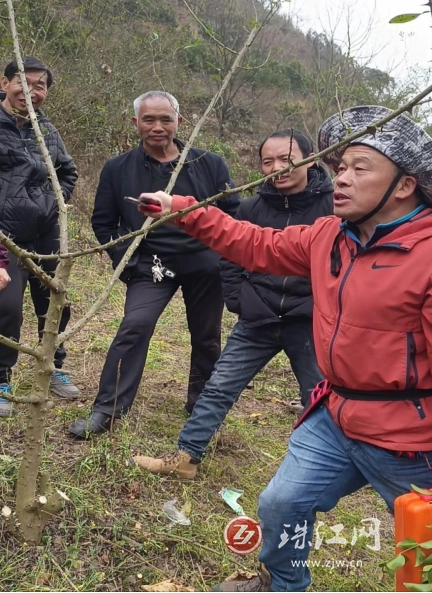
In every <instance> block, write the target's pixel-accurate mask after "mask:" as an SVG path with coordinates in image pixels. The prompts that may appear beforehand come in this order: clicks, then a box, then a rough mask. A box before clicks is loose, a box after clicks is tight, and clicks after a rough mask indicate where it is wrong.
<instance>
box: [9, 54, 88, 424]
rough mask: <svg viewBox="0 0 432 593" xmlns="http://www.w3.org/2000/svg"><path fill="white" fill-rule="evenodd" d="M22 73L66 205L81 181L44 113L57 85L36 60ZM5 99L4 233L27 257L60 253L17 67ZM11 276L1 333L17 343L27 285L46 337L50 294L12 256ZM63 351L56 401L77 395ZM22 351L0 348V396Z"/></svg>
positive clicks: (51, 266)
mask: <svg viewBox="0 0 432 593" xmlns="http://www.w3.org/2000/svg"><path fill="white" fill-rule="evenodd" d="M24 71H25V76H26V79H27V84H28V87H29V90H30V94H31V99H32V103H33V107H34V108H35V110H36V114H37V116H38V119H39V125H40V127H41V130H42V133H43V134H44V139H45V143H46V145H47V148H48V150H49V152H50V154H51V158H52V160H53V163H54V166H55V168H56V171H57V175H58V178H59V182H60V185H61V188H62V190H63V195H64V197H65V200H66V201H69V200H70V198H71V197H72V192H73V189H74V187H75V183H76V181H77V178H78V175H77V170H76V167H75V164H74V162H73V160H72V157H71V156H69V154H68V153H67V150H66V148H65V146H64V144H63V142H62V139H61V138H60V135H59V133H58V132H57V130H56V128H55V127H54V126H53V125H52V123H51V122H50V121H49V120H48V119H47V117H46V116H45V114H44V113H43V112H42V111H41V110H40V107H41V106H42V104H43V102H44V101H45V99H46V96H47V93H48V89H49V87H50V86H51V84H52V82H53V77H52V73H51V72H50V71H49V70H48V68H47V67H46V66H44V65H43V64H42V63H41V62H39V60H37V59H35V58H31V57H27V58H24ZM1 88H2V93H1V94H0V99H1V102H0V212H1V215H0V229H1V230H2V231H3V232H5V233H6V234H8V235H9V236H10V237H11V238H12V239H14V241H15V242H16V243H17V244H18V245H20V246H21V247H24V248H25V249H27V250H29V251H35V252H36V253H40V254H44V255H48V254H51V253H56V252H57V251H58V248H59V227H58V214H57V203H56V199H55V195H54V192H53V189H52V186H51V181H50V179H49V176H48V172H47V167H46V165H45V163H44V161H43V158H42V155H41V152H40V149H39V145H38V143H37V140H36V137H35V133H34V130H33V127H32V125H31V122H30V120H29V117H28V112H27V107H26V102H25V98H24V93H23V90H22V87H21V80H20V78H19V74H18V66H17V63H16V62H15V61H13V62H10V63H9V64H8V65H7V66H6V68H5V71H4V76H3V77H2V79H1ZM38 263H39V264H40V265H41V266H42V268H43V269H44V270H45V271H46V272H47V273H49V274H53V273H54V272H55V268H56V265H57V263H56V261H55V260H42V261H40V262H38ZM8 273H9V276H10V277H11V279H12V281H11V283H10V284H9V285H8V286H7V287H6V289H5V290H3V291H2V292H1V293H0V334H1V335H4V336H6V337H9V338H13V339H14V340H16V341H19V338H20V328H21V322H22V301H23V294H24V290H25V287H26V285H27V282H28V283H29V285H30V292H31V297H32V300H33V304H34V308H35V312H36V315H37V318H38V330H39V335H40V336H42V333H43V329H44V325H45V315H46V313H47V310H48V304H49V296H50V293H49V289H47V288H46V287H45V286H43V285H42V284H41V283H40V282H39V280H38V279H37V278H36V277H35V276H32V275H31V274H30V273H29V272H28V271H27V270H26V269H25V268H22V267H21V266H20V265H19V263H18V262H17V259H16V257H15V256H14V255H12V254H9V266H8ZM69 318H70V308H69V307H65V309H64V311H63V315H62V318H61V322H60V332H61V331H63V330H64V329H66V326H67V323H68V321H69ZM65 356H66V351H65V349H64V347H63V345H62V346H60V347H59V348H58V350H57V352H56V355H55V368H56V370H55V372H54V373H53V375H52V378H51V390H52V391H53V392H54V393H56V394H57V395H58V396H60V397H63V398H67V399H74V398H76V397H78V396H79V391H78V389H77V387H76V386H75V385H73V383H72V382H71V381H70V379H69V378H68V376H67V375H66V374H64V373H62V371H61V368H62V365H63V361H64V358H65ZM17 358H18V352H17V351H16V350H13V349H11V348H7V347H6V346H4V345H2V344H0V395H1V393H2V392H3V393H9V391H10V378H11V371H12V368H13V366H14V365H15V363H16V361H17ZM11 412H12V409H11V405H10V403H9V402H7V401H6V400H5V399H3V398H0V416H9V415H10V414H11Z"/></svg>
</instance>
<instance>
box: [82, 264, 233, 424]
mask: <svg viewBox="0 0 432 593" xmlns="http://www.w3.org/2000/svg"><path fill="white" fill-rule="evenodd" d="M213 270H214V271H211V272H209V273H205V272H203V271H201V272H199V273H198V272H195V273H191V274H178V275H177V276H176V277H175V278H174V279H171V278H164V279H163V280H162V282H153V278H152V276H151V274H150V273H149V272H146V273H143V274H141V275H140V276H139V277H136V278H133V279H132V280H130V281H129V283H128V287H127V292H126V303H125V309H124V317H123V320H122V323H121V325H120V327H119V330H118V332H117V335H116V337H115V338H114V340H113V342H112V344H111V346H110V348H109V350H108V354H107V358H106V361H105V365H104V368H103V370H102V374H101V378H100V383H99V392H98V394H97V396H96V399H95V402H94V404H93V411H95V412H103V413H105V414H113V413H114V415H115V417H116V418H119V417H121V416H122V415H123V414H126V413H127V412H128V411H129V410H130V408H131V406H132V404H133V402H134V399H135V396H136V394H137V391H138V387H139V384H140V381H141V377H142V374H143V371H144V366H145V362H146V358H147V351H148V347H149V343H150V339H151V337H152V335H153V332H154V329H155V326H156V323H157V321H158V319H159V317H160V316H161V314H162V312H163V311H164V309H165V307H166V306H167V305H168V303H169V302H170V300H171V299H172V297H173V296H174V294H175V293H176V291H177V289H178V288H179V287H181V289H182V293H183V300H184V303H185V306H186V317H187V323H188V327H189V332H190V335H191V346H192V351H191V363H190V374H189V385H188V393H187V403H186V408H187V410H188V411H191V410H192V408H193V406H194V404H195V402H196V400H197V399H198V396H199V394H200V393H201V391H202V389H203V388H204V385H205V383H206V381H207V379H209V377H210V375H211V373H212V370H213V367H214V364H215V362H216V361H217V359H218V358H219V355H220V352H221V319H222V311H223V299H222V284H221V278H220V274H219V270H218V269H217V268H213ZM116 394H117V395H116Z"/></svg>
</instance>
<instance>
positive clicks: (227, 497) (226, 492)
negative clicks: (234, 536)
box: [219, 488, 245, 515]
mask: <svg viewBox="0 0 432 593" xmlns="http://www.w3.org/2000/svg"><path fill="white" fill-rule="evenodd" d="M219 494H220V495H221V496H222V498H223V500H224V501H225V502H226V503H227V505H228V506H230V507H231V508H232V510H233V511H234V512H235V513H237V515H244V514H245V513H244V510H243V507H242V506H241V504H239V503H238V502H237V499H238V498H240V496H241V495H242V494H244V490H237V489H236V488H222V490H220V492H219Z"/></svg>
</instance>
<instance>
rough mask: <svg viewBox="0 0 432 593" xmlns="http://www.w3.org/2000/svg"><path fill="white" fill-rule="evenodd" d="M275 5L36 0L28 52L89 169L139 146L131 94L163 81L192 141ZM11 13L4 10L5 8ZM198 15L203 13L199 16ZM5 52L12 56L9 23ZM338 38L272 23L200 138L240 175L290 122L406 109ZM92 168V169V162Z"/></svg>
mask: <svg viewBox="0 0 432 593" xmlns="http://www.w3.org/2000/svg"><path fill="white" fill-rule="evenodd" d="M271 4H272V3H271V2H269V1H268V0H261V1H259V0H212V1H211V2H210V1H206V0H190V1H188V2H185V1H184V0H32V2H20V3H17V4H16V18H17V23H18V28H19V33H20V41H21V44H22V47H23V52H24V54H36V55H38V56H39V57H40V58H41V59H42V60H44V61H45V62H46V63H47V64H49V65H50V66H51V67H52V69H53V71H54V73H55V76H56V84H55V87H54V88H53V90H52V92H51V95H50V98H49V100H48V102H47V104H46V110H47V111H48V113H49V115H50V117H51V118H52V119H53V120H54V121H55V122H56V124H57V125H58V126H59V128H60V129H61V133H62V136H63V137H64V138H65V140H66V142H67V145H68V147H69V149H70V150H71V152H72V153H73V155H74V157H75V158H76V160H77V162H78V164H79V165H80V168H81V171H82V173H83V172H84V173H86V174H87V173H89V172H94V171H93V170H95V169H96V168H97V167H98V166H99V165H100V163H101V162H102V161H103V160H104V159H106V158H107V156H109V155H112V154H115V153H118V152H122V151H125V150H127V149H128V148H129V147H130V146H132V145H133V144H134V142H135V133H134V129H133V128H132V126H131V125H130V117H131V115H132V100H133V99H134V98H135V97H136V96H137V95H138V94H140V93H142V92H144V91H146V90H149V89H152V88H162V87H163V88H164V89H165V90H167V91H170V92H172V93H173V94H175V95H176V96H177V97H178V99H179V101H180V104H181V108H182V112H183V114H184V116H185V124H184V125H183V128H182V135H183V136H184V137H187V136H188V132H189V131H190V130H191V128H192V126H193V123H194V119H195V118H196V116H197V115H201V114H202V112H203V111H204V109H205V107H206V106H207V104H208V102H209V100H210V99H211V97H212V96H213V95H214V93H215V92H216V90H217V89H218V88H219V86H220V85H221V83H222V80H223V78H224V76H225V75H226V73H227V72H228V71H229V69H230V67H231V65H232V62H233V60H234V59H235V56H236V52H237V51H238V50H239V49H240V48H241V47H242V45H243V43H244V41H245V38H246V36H247V34H248V30H250V28H251V26H253V25H254V23H255V22H257V21H259V22H262V21H263V20H265V19H266V18H267V17H268V15H269V8H270V6H271ZM1 10H5V9H1ZM192 12H193V13H194V15H195V17H194V16H193V15H192ZM0 28H1V35H0V58H1V61H2V63H7V62H8V61H9V60H10V59H12V57H13V51H12V39H11V36H10V33H9V30H8V23H7V19H6V20H4V19H0ZM348 54H349V52H347V51H344V50H343V49H342V48H341V47H340V46H339V45H338V42H337V41H336V40H335V39H334V37H333V35H332V34H331V33H329V34H328V35H326V34H317V33H315V32H313V31H310V32H309V33H307V34H306V35H305V34H304V33H302V32H301V31H300V30H299V29H297V28H296V27H295V26H294V25H293V23H292V22H291V20H290V19H289V17H288V16H286V15H284V14H281V13H279V14H277V15H276V16H274V17H273V18H272V19H270V20H268V22H267V23H266V25H265V27H264V29H263V30H262V32H261V33H260V34H259V36H258V38H257V40H256V42H255V44H254V45H253V46H252V48H251V50H250V51H249V53H248V57H247V59H246V61H245V62H244V64H243V68H242V69H241V70H239V71H238V73H237V74H236V75H235V76H234V78H233V80H232V82H231V84H230V85H229V86H228V89H227V91H226V93H225V95H224V98H223V101H221V102H220V103H219V104H218V106H217V109H216V111H215V113H214V116H213V118H212V119H211V121H210V122H209V124H208V125H207V127H206V128H205V130H204V136H201V138H200V139H199V142H198V143H201V144H203V145H205V146H206V147H207V148H209V149H212V150H215V151H216V152H220V153H221V154H223V155H224V156H225V157H226V158H227V159H228V160H229V162H230V164H231V167H232V168H233V174H234V176H235V177H236V179H237V180H238V181H243V180H244V179H247V177H248V175H250V174H251V173H250V172H251V170H252V169H253V168H254V165H255V164H256V162H255V147H256V145H257V144H258V142H259V140H260V139H261V138H262V136H263V135H265V134H267V133H269V132H271V131H273V130H275V129H276V128H279V129H280V128H284V127H287V126H294V127H299V128H301V129H303V130H305V131H306V132H307V133H309V134H310V136H311V137H312V138H314V136H315V133H316V128H317V125H318V124H319V123H320V122H321V121H322V120H323V119H324V118H325V117H326V116H328V115H330V114H331V113H333V112H334V111H335V110H337V109H338V102H339V104H340V106H342V107H344V106H346V105H352V104H355V103H379V104H385V105H388V106H390V107H395V106H397V105H398V104H400V103H401V102H402V101H403V100H404V99H405V98H406V96H407V95H408V94H409V92H410V91H411V89H409V88H406V87H404V86H401V85H399V84H398V83H397V81H396V80H394V79H393V78H392V77H391V76H390V75H389V74H387V73H385V72H382V71H380V70H376V69H372V68H369V67H367V66H364V65H361V64H360V63H358V61H357V60H356V58H355V56H353V55H348ZM89 165H90V168H89Z"/></svg>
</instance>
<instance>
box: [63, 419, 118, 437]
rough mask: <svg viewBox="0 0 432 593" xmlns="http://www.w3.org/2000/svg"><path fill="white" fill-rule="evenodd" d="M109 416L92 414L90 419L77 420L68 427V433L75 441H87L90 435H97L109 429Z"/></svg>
mask: <svg viewBox="0 0 432 593" xmlns="http://www.w3.org/2000/svg"><path fill="white" fill-rule="evenodd" d="M111 418H112V416H110V415H109V414H103V413H102V412H93V413H92V415H91V416H90V418H79V419H78V420H76V421H75V422H74V423H73V424H71V425H70V426H69V433H70V434H71V435H72V436H73V437H74V438H76V439H84V440H86V439H89V438H90V437H91V435H92V434H99V433H101V432H105V431H107V430H109V429H110V426H111Z"/></svg>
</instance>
